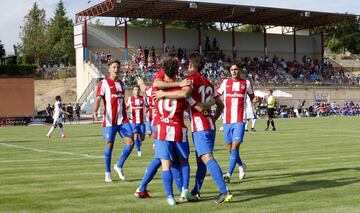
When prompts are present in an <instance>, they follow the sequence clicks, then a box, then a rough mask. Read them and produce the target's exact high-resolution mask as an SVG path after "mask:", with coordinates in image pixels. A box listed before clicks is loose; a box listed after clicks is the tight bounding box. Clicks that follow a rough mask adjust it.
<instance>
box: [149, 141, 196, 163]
mask: <svg viewBox="0 0 360 213" xmlns="http://www.w3.org/2000/svg"><path fill="white" fill-rule="evenodd" d="M154 143H155V158H159V159H162V160H174V159H176V157H178V158H182V159H188V158H189V154H190V149H189V143H188V142H173V141H161V140H156V139H155V140H154Z"/></svg>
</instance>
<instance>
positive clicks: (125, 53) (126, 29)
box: [124, 20, 129, 61]
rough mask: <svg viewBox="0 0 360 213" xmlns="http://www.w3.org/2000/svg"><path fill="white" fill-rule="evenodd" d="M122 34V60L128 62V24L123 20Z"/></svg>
mask: <svg viewBox="0 0 360 213" xmlns="http://www.w3.org/2000/svg"><path fill="white" fill-rule="evenodd" d="M124 33H125V51H124V59H125V60H126V61H127V60H128V57H129V54H128V24H127V20H125V28H124Z"/></svg>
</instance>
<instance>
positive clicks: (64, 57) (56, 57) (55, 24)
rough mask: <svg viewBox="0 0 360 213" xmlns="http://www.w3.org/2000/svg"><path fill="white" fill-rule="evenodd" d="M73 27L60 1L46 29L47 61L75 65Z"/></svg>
mask: <svg viewBox="0 0 360 213" xmlns="http://www.w3.org/2000/svg"><path fill="white" fill-rule="evenodd" d="M73 26H74V25H73V22H72V20H71V19H69V18H68V17H67V16H66V10H65V7H64V3H63V2H62V0H60V1H59V3H58V4H57V7H56V10H55V15H54V17H53V18H52V19H50V24H49V27H48V36H47V46H48V47H49V55H48V56H49V57H48V60H49V61H53V62H55V63H58V64H60V63H63V64H65V65H67V64H68V63H70V64H75V49H74V35H73Z"/></svg>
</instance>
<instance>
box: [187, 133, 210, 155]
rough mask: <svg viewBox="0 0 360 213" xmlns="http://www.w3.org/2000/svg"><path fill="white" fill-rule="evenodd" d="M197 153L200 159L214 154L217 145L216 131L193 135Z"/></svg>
mask: <svg viewBox="0 0 360 213" xmlns="http://www.w3.org/2000/svg"><path fill="white" fill-rule="evenodd" d="M192 139H193V142H194V147H195V152H196V155H197V156H198V157H200V156H202V155H205V154H210V153H213V151H214V144H215V130H205V131H199V132H193V133H192Z"/></svg>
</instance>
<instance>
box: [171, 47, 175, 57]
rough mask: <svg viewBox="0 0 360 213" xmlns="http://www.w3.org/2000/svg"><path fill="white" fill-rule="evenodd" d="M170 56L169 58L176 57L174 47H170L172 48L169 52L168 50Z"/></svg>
mask: <svg viewBox="0 0 360 213" xmlns="http://www.w3.org/2000/svg"><path fill="white" fill-rule="evenodd" d="M170 56H171V57H175V56H176V49H175V46H172V47H171V50H170Z"/></svg>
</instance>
